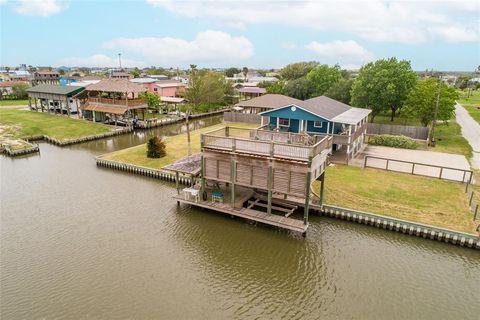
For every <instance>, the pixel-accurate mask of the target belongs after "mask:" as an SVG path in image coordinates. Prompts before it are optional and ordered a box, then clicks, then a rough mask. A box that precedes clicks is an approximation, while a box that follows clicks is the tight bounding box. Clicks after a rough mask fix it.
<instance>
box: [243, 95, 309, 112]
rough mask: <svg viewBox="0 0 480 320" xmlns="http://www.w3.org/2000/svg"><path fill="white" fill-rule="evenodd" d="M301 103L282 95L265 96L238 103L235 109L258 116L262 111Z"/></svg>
mask: <svg viewBox="0 0 480 320" xmlns="http://www.w3.org/2000/svg"><path fill="white" fill-rule="evenodd" d="M301 102H302V100H298V99H295V98H291V97H288V96H284V95H282V94H265V95H262V96H260V97H257V98H253V99H250V100H245V101H240V102H239V103H237V104H236V105H235V107H237V108H241V109H243V113H252V114H258V113H260V112H263V111H268V110H271V109H276V108H280V107H283V106H286V105H289V104H297V103H301Z"/></svg>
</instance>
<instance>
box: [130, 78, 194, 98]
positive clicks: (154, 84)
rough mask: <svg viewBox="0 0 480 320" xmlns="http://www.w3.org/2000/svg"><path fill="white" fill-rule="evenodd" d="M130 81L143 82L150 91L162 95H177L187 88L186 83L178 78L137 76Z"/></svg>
mask: <svg viewBox="0 0 480 320" xmlns="http://www.w3.org/2000/svg"><path fill="white" fill-rule="evenodd" d="M130 81H132V82H136V83H139V84H141V85H142V86H143V87H144V88H146V89H147V90H148V92H151V93H155V94H158V95H159V96H161V97H177V96H178V95H179V93H180V92H181V91H182V90H184V89H185V85H184V84H183V83H181V82H180V81H177V80H156V79H150V78H137V79H132V80H130Z"/></svg>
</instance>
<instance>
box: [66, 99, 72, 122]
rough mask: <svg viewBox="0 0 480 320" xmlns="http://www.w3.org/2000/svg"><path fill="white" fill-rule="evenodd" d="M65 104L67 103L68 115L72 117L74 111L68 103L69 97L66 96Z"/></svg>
mask: <svg viewBox="0 0 480 320" xmlns="http://www.w3.org/2000/svg"><path fill="white" fill-rule="evenodd" d="M65 104H66V105H65V106H66V107H67V115H68V117H69V118H70V117H71V116H72V112H71V110H70V103H68V97H66V99H65Z"/></svg>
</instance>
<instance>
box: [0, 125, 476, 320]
mask: <svg viewBox="0 0 480 320" xmlns="http://www.w3.org/2000/svg"><path fill="white" fill-rule="evenodd" d="M219 121H220V119H219V118H212V119H207V120H198V121H196V122H195V123H194V124H195V126H196V127H201V126H204V125H207V124H208V125H209V124H213V123H216V122H219ZM183 129H184V126H183ZM181 130H182V126H180V125H176V126H170V127H167V128H158V129H155V130H151V131H148V132H147V131H144V132H140V133H135V134H131V135H125V136H120V137H115V138H112V139H108V140H102V141H93V142H90V143H86V144H82V145H75V146H71V147H67V148H58V147H55V146H52V145H49V144H45V143H42V144H41V146H40V149H41V154H40V155H39V156H30V157H25V158H20V159H10V158H5V157H2V158H1V159H0V161H1V162H0V165H1V185H0V186H1V199H0V200H1V208H0V209H1V220H0V223H1V227H0V228H1V229H0V231H1V234H0V245H1V257H0V258H1V259H0V270H1V292H0V293H1V296H0V304H1V306H0V307H1V314H0V318H1V319H38V318H44V319H62V318H68V319H82V318H89V319H120V318H123V319H125V318H132V319H133V318H134V319H153V318H157V319H202V318H203V319H226V318H237V319H260V318H261V319H478V317H479V314H480V254H479V252H478V251H474V250H471V249H464V248H457V247H455V246H451V245H447V244H442V243H437V242H433V241H427V240H423V239H418V238H415V237H410V236H405V235H402V234H397V233H393V232H388V231H384V230H379V229H374V228H371V227H366V226H360V225H356V224H351V223H348V222H342V221H337V220H332V219H328V218H319V217H312V219H311V227H310V229H309V234H308V236H307V238H306V239H303V238H301V237H299V236H296V235H292V234H288V233H286V232H284V231H278V230H275V229H270V228H266V227H262V226H256V225H252V224H249V223H247V222H245V221H242V220H239V219H232V218H230V217H226V216H222V215H219V214H215V213H209V212H208V211H202V210H197V209H193V208H190V207H187V206H182V207H180V208H179V207H177V205H176V202H175V201H173V200H172V199H171V196H172V195H173V194H174V193H175V189H174V186H173V185H172V184H169V183H166V182H160V181H158V180H153V179H149V178H146V177H140V176H135V175H132V174H127V173H122V172H118V171H117V172H115V171H111V170H108V169H102V168H97V167H96V165H95V162H94V159H93V158H94V156H96V155H99V154H102V153H106V152H109V151H113V150H117V149H121V148H125V147H128V146H133V145H137V144H140V143H142V142H144V141H145V140H146V138H147V136H148V135H151V134H153V132H156V133H160V134H164V135H171V134H176V133H178V132H180V131H181Z"/></svg>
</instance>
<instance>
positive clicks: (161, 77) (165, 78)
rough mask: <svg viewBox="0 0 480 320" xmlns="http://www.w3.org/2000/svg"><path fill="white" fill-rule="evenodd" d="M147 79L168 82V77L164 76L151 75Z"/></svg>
mask: <svg viewBox="0 0 480 320" xmlns="http://www.w3.org/2000/svg"><path fill="white" fill-rule="evenodd" d="M148 77H149V78H152V79H155V80H168V76H166V75H164V74H153V75H149V76H148Z"/></svg>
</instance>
